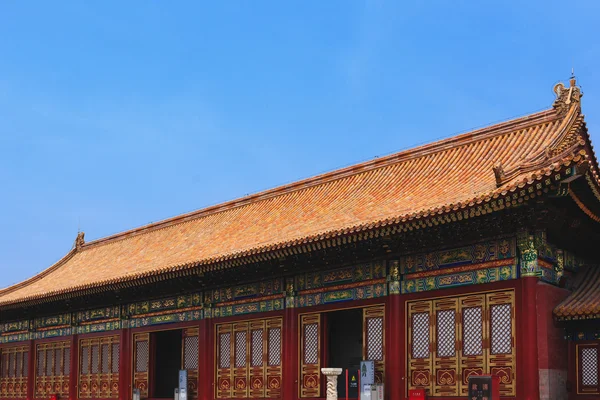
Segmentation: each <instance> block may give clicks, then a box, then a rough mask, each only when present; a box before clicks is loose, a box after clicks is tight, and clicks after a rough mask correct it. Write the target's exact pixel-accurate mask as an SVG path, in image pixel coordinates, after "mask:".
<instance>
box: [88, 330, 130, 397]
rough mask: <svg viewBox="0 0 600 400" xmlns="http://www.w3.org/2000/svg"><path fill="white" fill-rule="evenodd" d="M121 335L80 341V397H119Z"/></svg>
mask: <svg viewBox="0 0 600 400" xmlns="http://www.w3.org/2000/svg"><path fill="white" fill-rule="evenodd" d="M119 356H120V352H119V337H118V336H108V337H97V338H91V339H82V340H80V341H79V385H78V387H79V398H82V399H97V398H102V399H106V398H118V397H119Z"/></svg>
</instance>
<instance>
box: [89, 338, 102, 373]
mask: <svg viewBox="0 0 600 400" xmlns="http://www.w3.org/2000/svg"><path fill="white" fill-rule="evenodd" d="M99 360H100V349H99V348H98V345H94V346H92V368H91V370H92V374H97V373H98V371H99V369H100V368H99V365H98V361H99Z"/></svg>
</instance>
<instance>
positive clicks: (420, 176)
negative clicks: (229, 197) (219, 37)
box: [0, 80, 600, 307]
mask: <svg viewBox="0 0 600 400" xmlns="http://www.w3.org/2000/svg"><path fill="white" fill-rule="evenodd" d="M555 93H556V95H557V99H556V101H555V102H554V107H552V108H550V109H548V110H545V111H541V112H537V113H534V114H531V115H527V116H525V117H521V118H517V119H513V120H510V121H507V122H503V123H499V124H496V125H492V126H489V127H486V128H483V129H478V130H475V131H472V132H468V133H465V134H462V135H458V136H455V137H451V138H448V139H445V140H441V141H438V142H434V143H431V144H427V145H424V146H420V147H417V148H414V149H410V150H406V151H402V152H400V153H396V154H392V155H389V156H386V157H380V158H377V159H374V160H371V161H368V162H364V163H361V164H357V165H354V166H351V167H347V168H343V169H340V170H337V171H333V172H330V173H326V174H322V175H319V176H316V177H313V178H309V179H304V180H301V181H298V182H295V183H292V184H289V185H285V186H281V187H278V188H275V189H271V190H267V191H264V192H261V193H257V194H254V195H250V196H246V197H243V198H240V199H237V200H233V201H229V202H226V203H223V204H219V205H216V206H212V207H208V208H205V209H203V210H199V211H195V212H191V213H188V214H183V215H180V216H177V217H174V218H170V219H167V220H164V221H161V222H157V223H153V224H150V225H146V226H143V227H140V228H137V229H133V230H129V231H126V232H123V233H119V234H116V235H113V236H109V237H106V238H102V239H98V240H93V241H89V242H85V241H84V236H83V233H81V236H78V238H77V240H76V242H75V247H74V249H73V250H72V251H71V252H69V253H68V254H67V255H66V256H65V257H64V258H63V259H62V260H60V261H59V262H58V263H56V264H55V265H53V266H51V267H50V268H48V269H47V270H45V271H43V272H42V273H40V274H38V275H36V276H34V277H32V278H30V279H28V280H26V281H24V282H21V283H19V284H17V285H14V286H11V287H9V288H6V289H3V290H0V307H4V306H7V305H10V306H11V307H12V306H15V305H18V304H25V303H32V302H33V303H35V302H45V301H50V299H58V298H66V297H69V296H75V295H81V294H82V293H83V294H84V293H86V292H88V291H94V292H97V291H101V290H107V289H110V288H115V287H122V286H119V285H127V286H130V285H133V284H135V282H138V281H140V280H151V281H156V280H160V279H166V277H173V276H185V275H187V274H191V273H192V271H197V272H208V271H212V270H216V269H223V268H233V267H236V266H239V265H243V264H246V263H248V262H260V261H264V260H270V259H277V258H280V257H286V256H288V255H290V254H298V253H304V252H308V251H312V250H314V249H317V248H320V247H321V246H337V245H339V244H341V243H346V241H357V240H362V239H364V238H367V237H373V235H380V234H381V235H388V234H390V232H392V233H393V232H395V231H397V230H408V229H411V230H412V229H420V228H426V227H428V226H432V225H434V224H435V225H437V224H438V223H452V222H454V221H457V220H460V219H463V218H469V217H476V216H479V215H483V214H486V213H489V212H494V211H496V210H499V209H503V208H504V207H510V206H511V203H512V204H517V203H516V202H517V199H518V202H519V203H520V202H522V201H527V200H529V199H532V198H534V197H535V196H541V195H542V194H543V193H542V191H541V189H542V186H543V185H546V184H547V182H549V180H550V179H553V178H554V177H555V176H557V175H559V173H560V171H566V170H567V169H568V168H573V167H575V170H576V171H578V173H581V174H585V176H586V179H587V182H588V183H589V185H590V186H592V189H593V190H595V192H594V193H598V188H599V187H600V185H599V179H598V178H599V174H598V164H597V160H596V158H595V155H594V153H593V149H592V146H591V143H590V140H589V136H588V133H587V129H586V127H585V122H584V119H583V115H582V114H581V104H580V99H581V91H580V89H579V88H578V87H577V86H576V85H575V82H574V80H573V81H572V82H571V87H570V88H568V89H567V88H565V87H564V85H556V86H555ZM84 271H85V273H83V272H84ZM177 274H183V275H177Z"/></svg>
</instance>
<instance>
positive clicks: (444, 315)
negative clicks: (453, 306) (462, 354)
mask: <svg viewBox="0 0 600 400" xmlns="http://www.w3.org/2000/svg"><path fill="white" fill-rule="evenodd" d="M437 355H438V357H454V356H455V355H456V314H455V312H454V311H453V310H444V311H438V313H437Z"/></svg>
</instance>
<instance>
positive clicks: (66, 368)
mask: <svg viewBox="0 0 600 400" xmlns="http://www.w3.org/2000/svg"><path fill="white" fill-rule="evenodd" d="M63 363H64V364H63V365H64V368H63V369H64V372H65V375H70V374H71V349H70V348H69V347H67V348H65V351H64V361H63Z"/></svg>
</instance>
